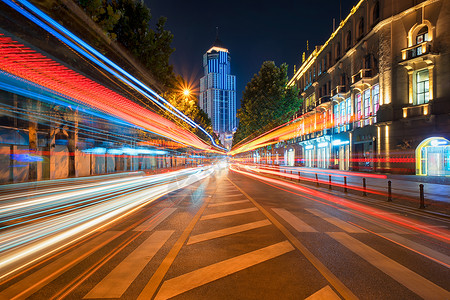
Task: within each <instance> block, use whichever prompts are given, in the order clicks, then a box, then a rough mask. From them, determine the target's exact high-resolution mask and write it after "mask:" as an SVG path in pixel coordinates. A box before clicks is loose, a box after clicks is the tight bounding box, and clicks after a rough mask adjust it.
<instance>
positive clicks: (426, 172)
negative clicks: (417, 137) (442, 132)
mask: <svg viewBox="0 0 450 300" xmlns="http://www.w3.org/2000/svg"><path fill="white" fill-rule="evenodd" d="M416 175H423V176H450V142H449V140H447V139H445V138H443V137H431V138H427V139H425V140H423V141H422V143H420V144H419V146H418V147H417V148H416Z"/></svg>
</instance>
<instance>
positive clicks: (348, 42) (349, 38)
mask: <svg viewBox="0 0 450 300" xmlns="http://www.w3.org/2000/svg"><path fill="white" fill-rule="evenodd" d="M345 41H346V42H345V48H346V49H349V48H350V47H351V46H352V32H351V31H350V30H349V31H347V36H346V38H345Z"/></svg>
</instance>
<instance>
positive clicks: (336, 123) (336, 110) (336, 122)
mask: <svg viewBox="0 0 450 300" xmlns="http://www.w3.org/2000/svg"><path fill="white" fill-rule="evenodd" d="M333 110H334V126H336V127H338V126H339V124H340V118H339V104H336V105H334V107H333Z"/></svg>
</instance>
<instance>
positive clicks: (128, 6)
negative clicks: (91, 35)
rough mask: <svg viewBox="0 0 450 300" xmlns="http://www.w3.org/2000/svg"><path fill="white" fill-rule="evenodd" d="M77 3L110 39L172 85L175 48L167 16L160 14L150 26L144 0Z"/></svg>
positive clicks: (81, 0) (80, 0)
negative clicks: (168, 27)
mask: <svg viewBox="0 0 450 300" xmlns="http://www.w3.org/2000/svg"><path fill="white" fill-rule="evenodd" d="M78 4H79V5H80V6H81V7H82V8H83V9H84V11H85V12H86V13H87V14H88V15H89V16H90V17H91V18H92V20H93V21H94V22H96V23H97V24H98V25H99V26H100V27H101V28H102V29H103V31H104V32H105V33H106V34H107V35H108V36H109V37H110V38H111V39H112V40H115V41H117V42H118V43H120V44H122V45H123V46H124V47H125V48H126V49H127V50H128V51H129V52H130V53H131V54H132V55H133V56H134V57H136V59H137V60H138V61H140V62H141V63H142V65H144V66H145V67H146V68H147V69H148V70H149V71H150V73H151V74H152V75H153V76H154V78H155V79H156V80H157V81H159V83H161V84H162V85H163V86H165V87H166V88H173V86H174V84H175V74H174V72H173V66H172V65H170V63H169V58H170V55H171V54H172V53H173V51H175V49H174V48H172V47H171V43H172V39H173V34H172V33H171V32H170V31H168V30H166V29H165V27H164V26H165V24H166V21H167V19H166V18H165V17H160V18H159V20H158V22H157V23H156V28H155V29H151V28H150V21H151V19H152V15H151V14H150V9H149V8H148V7H147V6H145V4H144V2H142V1H137V0H110V1H108V0H78Z"/></svg>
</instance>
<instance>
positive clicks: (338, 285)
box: [227, 178, 358, 299]
mask: <svg viewBox="0 0 450 300" xmlns="http://www.w3.org/2000/svg"><path fill="white" fill-rule="evenodd" d="M227 179H228V180H229V181H230V182H231V183H232V184H233V185H234V186H235V187H236V188H237V189H238V190H239V191H240V192H241V193H242V194H244V195H245V197H247V199H248V200H250V201H251V202H252V203H253V204H254V205H255V206H256V207H257V208H258V209H259V210H260V211H261V212H262V213H263V214H264V215H265V216H266V217H267V218H268V219H269V220H270V221H271V222H272V223H273V224H274V225H275V226H276V227H277V228H278V229H279V230H280V231H281V232H282V233H283V234H284V235H285V236H286V237H287V238H288V239H289V241H290V242H291V243H292V244H293V245H294V246H295V248H297V249H298V250H299V251H300V252H301V253H302V254H303V255H304V256H305V257H306V258H307V259H308V260H309V261H310V262H311V264H312V265H313V266H314V267H315V268H316V269H317V270H318V271H319V272H320V273H321V274H322V276H323V277H325V279H326V280H328V282H329V283H330V284H331V285H332V286H333V287H334V289H335V290H336V291H337V292H338V293H339V294H340V295H341V296H342V297H344V299H358V297H356V295H355V294H353V293H352V291H350V289H349V288H348V287H346V286H345V285H344V284H343V283H342V282H341V281H340V280H339V279H338V278H337V277H336V276H335V275H334V274H333V273H332V272H331V271H330V270H329V269H328V268H327V267H326V266H325V265H324V264H323V263H322V262H321V261H320V260H319V259H318V258H317V257H315V256H314V254H312V253H311V251H309V250H308V248H306V247H305V246H304V245H303V244H302V243H301V242H300V241H299V240H298V239H297V238H296V237H295V236H294V235H293V234H292V233H291V232H290V231H289V230H288V229H287V228H286V227H284V226H283V225H282V224H281V223H280V222H278V220H277V219H276V218H275V217H274V216H272V215H271V214H270V213H269V212H268V211H267V210H266V209H265V208H264V207H262V206H261V205H259V203H258V202H256V201H255V200H254V199H253V198H252V197H250V196H249V195H248V194H247V193H246V192H244V191H243V190H242V189H241V188H239V187H238V186H237V185H236V184H235V183H234V182H232V181H231V180H230V179H229V178H227Z"/></svg>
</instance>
